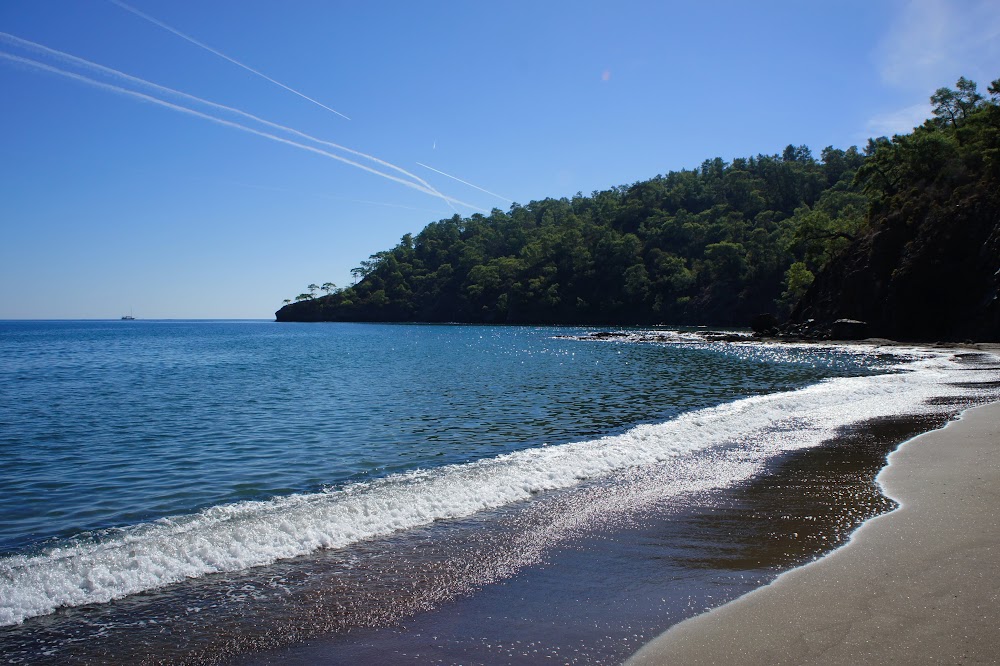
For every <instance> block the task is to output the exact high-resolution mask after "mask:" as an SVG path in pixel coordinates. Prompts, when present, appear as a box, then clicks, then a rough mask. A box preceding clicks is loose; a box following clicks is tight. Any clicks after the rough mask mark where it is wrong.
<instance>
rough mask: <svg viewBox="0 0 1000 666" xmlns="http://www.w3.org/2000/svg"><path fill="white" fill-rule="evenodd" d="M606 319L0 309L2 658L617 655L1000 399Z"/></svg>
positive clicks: (910, 361) (927, 373)
mask: <svg viewBox="0 0 1000 666" xmlns="http://www.w3.org/2000/svg"><path fill="white" fill-rule="evenodd" d="M595 330H596V329H593V328H573V327H558V328H557V327H502V326H474V325H409V324H277V323H275V322H272V321H266V320H142V319H138V320H136V321H118V320H86V321H79V320H77V321H67V320H50V321H4V322H0V352H2V357H3V358H4V362H3V363H2V365H0V456H2V462H3V464H2V467H0V469H2V471H0V480H2V482H3V485H4V488H5V490H6V492H5V494H4V495H3V496H2V497H0V625H2V626H0V651H2V652H3V653H4V654H5V656H6V658H7V660H8V661H10V662H12V663H16V662H27V663H35V662H39V663H41V662H51V663H92V662H94V661H103V662H107V661H110V662H120V663H125V662H150V663H155V662H172V661H183V662H205V663H211V662H240V663H270V662H269V661H268V660H269V659H274V660H275V662H277V661H293V662H294V661H295V660H296V659H298V660H299V661H300V663H309V662H310V661H315V660H316V659H317V658H318V657H317V655H322V657H321V658H322V659H323V660H325V661H327V662H328V663H349V662H350V661H351V660H352V659H361V658H364V659H365V660H366V661H371V660H372V659H375V661H379V660H380V659H381V660H382V663H394V662H398V661H405V660H406V659H407V658H412V659H415V660H418V661H420V660H423V659H424V658H430V657H432V658H434V659H437V660H440V661H444V662H446V663H447V662H449V661H462V662H463V663H489V662H491V661H495V660H496V659H501V660H502V661H505V662H509V663H537V661H538V660H540V659H542V658H544V657H545V656H552V655H554V656H557V657H559V658H562V659H565V660H566V661H570V662H574V661H575V663H615V662H616V661H620V660H621V659H622V658H624V657H625V656H627V655H628V653H629V649H630V646H631V648H636V647H638V643H640V642H641V640H644V639H648V638H650V637H651V636H652V635H655V633H656V632H658V631H661V630H662V629H664V628H665V626H666V625H664V622H667V623H673V622H676V621H679V620H680V619H683V618H684V617H687V616H689V615H691V614H693V613H696V612H699V611H700V610H703V609H705V608H708V607H711V606H713V605H717V604H718V603H721V602H722V601H724V600H727V599H729V598H733V597H734V596H738V595H739V594H742V593H743V592H745V591H747V590H748V589H752V588H753V587H755V586H758V585H761V584H763V583H765V582H767V581H768V580H770V579H772V578H773V577H774V576H775V575H776V574H777V573H778V572H780V571H781V570H783V569H784V568H787V567H789V566H794V565H796V564H800V563H801V562H802V561H804V560H806V559H808V558H810V557H815V556H816V555H817V554H820V553H822V552H825V551H827V550H829V549H830V548H832V547H834V546H836V545H837V544H839V543H843V541H844V540H845V539H846V538H848V536H849V534H850V531H851V529H853V527H856V526H857V525H858V524H860V522H863V521H864V520H865V519H867V518H869V517H871V516H872V515H876V514H877V513H880V512H883V511H885V510H887V509H889V508H891V505H890V504H889V503H888V502H887V501H886V500H885V498H882V497H881V496H880V494H879V493H878V489H877V488H876V487H875V485H874V482H873V478H874V474H875V473H876V472H877V470H878V468H879V467H880V465H881V464H882V462H883V461H884V457H885V454H886V453H887V452H888V451H889V450H891V448H892V447H893V446H895V445H896V444H898V443H899V442H900V441H903V440H904V439H906V438H908V437H910V436H912V435H913V434H916V433H917V432H919V431H921V430H923V429H929V428H932V427H936V426H939V425H940V424H942V423H943V422H945V421H946V420H947V419H948V418H950V417H951V416H952V415H954V414H955V413H957V412H958V411H960V410H961V409H963V408H965V407H967V406H969V405H972V404H975V403H976V402H977V401H981V400H985V399H987V398H988V397H989V396H995V393H996V382H995V381H994V380H995V376H996V370H995V369H991V368H994V366H993V365H990V364H991V363H993V362H994V361H995V359H994V358H993V357H992V356H989V355H986V354H976V353H974V352H968V353H962V352H958V351H956V350H953V349H944V348H942V349H934V348H930V347H924V348H917V347H887V346H879V345H876V344H859V345H850V346H841V345H833V344H776V343H760V342H753V341H751V340H749V339H748V340H747V341H746V342H729V343H714V342H709V341H706V340H705V338H704V336H702V335H699V333H698V331H697V329H657V330H656V331H655V332H654V334H653V335H650V334H649V333H648V331H647V330H646V329H642V330H638V329H636V330H623V331H621V332H620V333H621V334H620V335H616V336H613V337H610V338H603V337H602V338H600V339H599V338H596V337H595V336H593V335H592V333H593V332H594V331H595ZM833 468H836V469H837V470H839V471H837V474H841V476H837V477H836V478H833V477H829V478H828V477H825V476H822V474H826V473H827V471H828V470H830V469H833ZM862 468H863V470H862ZM821 472H822V474H821ZM821 477H822V480H820V481H817V480H816V479H820V478H821ZM805 479H813V481H810V483H813V484H814V485H815V488H813V486H810V488H813V490H811V491H810V493H805V494H806V495H809V497H810V499H809V502H812V504H808V503H807V504H808V506H809V507H810V508H808V509H805V508H803V509H802V510H803V511H807V510H808V511H809V512H811V513H807V514H804V515H795V512H796V510H793V509H788V511H789V513H788V515H787V516H786V514H785V513H784V512H783V511H782V510H781V506H782V505H783V504H787V505H791V504H793V503H794V502H797V501H799V500H800V499H801V498H797V497H790V496H789V495H788V494H787V488H788V487H789V486H790V485H795V484H801V483H805V481H804V480H805ZM831 479H832V480H831ZM776 480H782V482H781V483H777V482H776ZM796 487H799V486H796ZM782 488H785V489H786V490H784V491H783V490H782ZM814 491H815V492H814ZM782 493H785V494H782ZM799 494H802V493H799ZM802 501H805V500H802ZM805 506H806V505H805V504H804V505H803V507H805ZM750 507H757V508H756V509H753V510H751V509H750ZM762 507H770V508H767V509H765V508H762ZM823 507H830V508H829V509H828V510H826V511H825V512H824V511H822V509H823ZM748 512H749V513H748ZM772 514H773V515H772ZM755 516H758V518H755ZM720 521H721V522H720ZM727 521H728V522H727ZM720 524H722V525H724V526H725V525H728V529H722V528H720V527H719V525H720ZM792 535H795V536H792ZM799 535H801V537H800V536H799ZM765 542H766V543H765ZM769 544H770V545H769ZM748 549H749V550H748ZM751 552H752V553H756V554H753V555H749V554H748V553H751ZM734 553H735V554H734ZM751 560H753V561H751ZM654 564H655V566H654ZM552 576H554V578H552ZM602 576H605V577H607V578H608V580H609V581H610V584H611V585H612V586H613V587H615V588H617V589H618V592H616V593H615V594H616V595H618V596H615V595H609V594H606V595H605V596H607V598H608V602H607V604H605V606H601V604H599V603H594V602H590V603H584V602H582V601H579V599H578V598H582V597H585V596H587V595H588V594H590V592H588V590H591V591H592V590H593V589H597V583H596V580H597V579H598V578H600V577H602ZM546 581H547V582H546ZM602 584H607V583H602ZM511 595H513V596H511ZM514 598H516V599H520V600H521V601H520V602H519V603H520V604H521V606H520V608H521V610H523V611H524V615H523V617H522V615H520V614H519V613H520V611H515V610H512V602H511V599H514ZM612 598H614V599H616V601H614V602H612V601H611V599H612ZM629 599H632V603H631V604H630V603H629V601H628V600H629ZM574 600H576V601H574ZM515 606H516V604H515ZM595 608H596V609H597V610H594V611H592V610H590V609H595ZM600 608H603V610H600ZM557 609H558V610H557ZM594 612H596V613H597V615H594ZM531 613H536V614H537V616H533V615H532V614H531ZM505 614H507V615H505ZM501 615H504V616H505V619H501V618H500V616H501ZM463 616H464V617H466V618H467V620H466V622H465V624H463V623H462V622H461V621H460V618H461V617H463ZM533 617H535V619H534V620H533V619H532V618H533ZM472 618H477V619H478V621H479V624H478V625H475V626H480V627H483V626H485V627H487V628H484V629H479V630H477V629H476V628H475V626H473V625H472V624H470V623H471V621H472ZM484 618H491V620H485V619H484ZM538 618H544V619H545V620H546V621H545V622H542V623H539V619H538ZM484 622H486V624H485V625H484V624H483V623H484ZM489 622H493V623H494V624H493V625H490V624H489ZM531 625H534V626H535V629H533V630H529V629H526V628H525V627H526V626H531ZM502 627H508V629H507V631H508V633H506V634H505V633H504V630H502V629H501V628H502ZM541 627H544V630H542V629H541ZM515 630H516V631H515ZM477 631H480V632H482V634H483V635H482V637H479V636H476V635H475V634H476V632H477ZM429 632H435V633H429ZM491 632H495V633H494V634H491ZM517 632H519V633H518V635H520V636H523V637H529V636H530V637H531V639H530V641H531V642H532V645H530V646H527V645H526V644H517V643H518V642H520V639H519V640H518V641H515V640H514V639H513V638H510V639H509V640H508V638H509V636H512V635H513V634H514V633H517ZM438 634H440V637H439V636H438ZM480 638H481V639H482V640H480ZM435 646H436V647H435ZM310 650H312V651H310ZM418 654H419V655H422V656H419V657H418V656H417V655H418ZM373 655H375V656H374V657H373ZM379 655H381V656H379ZM404 657H405V658H404Z"/></svg>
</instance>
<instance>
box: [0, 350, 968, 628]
mask: <svg viewBox="0 0 1000 666" xmlns="http://www.w3.org/2000/svg"><path fill="white" fill-rule="evenodd" d="M906 369H907V370H909V371H908V372H898V373H892V374H884V375H876V376H869V377H851V378H838V379H830V380H826V381H823V382H821V383H819V384H815V385H812V386H809V387H806V388H803V389H799V390H796V391H791V392H786V393H777V394H771V395H764V396H755V397H750V398H745V399H741V400H737V401H735V402H730V403H726V404H723V405H719V406H716V407H712V408H707V409H701V410H698V411H693V412H688V413H686V414H682V415H681V416H679V417H677V418H674V419H672V420H670V421H667V422H665V423H659V424H652V425H642V426H638V427H635V428H633V429H631V430H629V431H627V432H625V433H622V434H620V435H615V436H608V437H602V438H599V439H595V440H589V441H582V442H575V443H570V444H564V445H558V446H546V447H540V448H534V449H528V450H522V451H517V452H514V453H509V454H504V455H501V456H498V457H495V458H490V459H486V460H479V461H476V462H472V463H467V464H458V465H449V466H446V467H441V468H437V469H433V470H416V471H412V472H408V473H404V474H398V475H393V476H390V477H386V478H383V479H379V480H376V481H371V482H364V483H358V484H355V485H351V486H348V487H346V488H341V489H337V490H329V491H326V492H319V493H310V494H298V495H291V496H286V497H279V498H274V499H271V500H267V501H253V502H239V503H235V504H227V505H221V506H215V507H211V508H209V509H205V510H203V511H201V512H199V513H196V514H191V515H184V516H175V517H171V518H164V519H161V520H158V521H155V522H152V523H146V524H141V525H136V526H133V527H129V528H124V529H119V530H114V531H110V532H108V533H106V534H104V535H102V536H100V537H98V538H90V539H83V538H78V539H71V540H67V541H63V542H61V543H59V544H57V545H54V546H52V547H49V548H47V549H46V550H44V551H43V552H40V553H37V554H33V555H15V556H11V557H6V558H3V559H2V560H0V625H10V624H18V623H21V622H23V621H24V620H25V619H27V618H30V617H34V616H38V615H43V614H47V613H51V612H53V611H54V610H56V609H57V608H60V607H64V606H78V605H83V604H94V603H103V602H108V601H111V600H113V599H118V598H121V597H124V596H127V595H130V594H135V593H139V592H143V591H146V590H151V589H155V588H158V587H163V586H165V585H169V584H171V583H176V582H179V581H182V580H184V579H189V578H197V577H201V576H205V575H209V574H212V573H217V572H231V571H239V570H242V569H247V568H250V567H255V566H261V565H267V564H270V563H272V562H275V561H277V560H281V559H287V558H293V557H297V556H301V555H307V554H309V553H312V552H314V551H316V550H318V549H324V548H340V547H344V546H348V545H350V544H352V543H356V542H358V541H361V540H366V539H373V538H377V537H381V536H385V535H388V534H391V533H393V532H396V531H399V530H405V529H409V528H414V527H417V526H421V525H426V524H429V523H432V522H433V521H436V520H443V519H451V518H461V517H465V516H470V515H472V514H474V513H477V512H480V511H483V510H488V509H493V508H498V507H502V506H505V505H508V504H511V503H514V502H518V501H522V500H526V499H529V498H531V497H532V496H533V495H535V494H537V493H540V492H544V491H549V490H556V489H564V488H569V487H572V486H574V485H577V484H579V483H581V482H582V481H584V480H588V479H596V478H600V477H603V476H607V475H609V474H611V473H613V472H616V471H618V470H622V469H626V468H630V467H638V466H645V465H651V464H656V463H662V462H664V461H670V460H676V459H681V458H683V457H684V456H686V455H690V454H693V453H695V452H700V451H705V450H707V449H710V448H711V447H717V446H724V445H731V444H738V443H739V442H740V441H745V440H746V439H747V438H758V437H762V436H764V435H765V434H767V433H772V435H774V433H779V432H780V433H782V434H781V436H780V446H781V448H782V449H783V450H790V449H794V448H804V447H809V446H815V445H818V444H820V443H821V442H823V441H824V440H825V439H828V438H829V437H830V436H832V435H833V434H834V431H835V430H836V429H837V428H838V427H841V426H843V425H847V424H849V423H854V422H859V421H864V420H867V419H872V418H878V417H881V416H888V415H892V414H899V413H905V412H909V411H916V410H925V411H926V410H929V409H933V407H929V406H927V405H928V401H930V400H932V399H934V398H937V397H940V396H942V395H945V394H948V395H953V394H954V393H955V387H954V384H955V383H956V382H962V381H963V380H964V381H971V380H972V379H973V377H971V376H970V377H963V374H965V373H963V372H962V367H961V364H960V363H958V362H956V361H955V360H954V359H951V358H949V357H947V356H945V355H940V354H938V355H935V354H931V353H925V354H924V357H923V358H921V359H919V360H916V361H913V362H911V363H909V364H908V365H907V366H906ZM975 379H981V375H979V376H977V377H975ZM705 483H706V484H708V485H706V488H704V489H708V488H709V487H712V486H716V487H717V486H718V483H719V481H718V480H717V479H715V480H709V479H708V478H706V481H705Z"/></svg>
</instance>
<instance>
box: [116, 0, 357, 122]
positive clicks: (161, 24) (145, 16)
mask: <svg viewBox="0 0 1000 666" xmlns="http://www.w3.org/2000/svg"><path fill="white" fill-rule="evenodd" d="M110 2H111V3H112V4H115V5H118V6H119V7H121V8H122V9H124V10H125V11H128V12H131V13H133V14H135V15H136V16H138V17H139V18H142V19H145V20H146V21H149V22H150V23H152V24H153V25H157V26H159V27H161V28H163V29H164V30H166V31H168V32H172V33H173V34H175V35H177V36H178V37H180V38H181V39H185V40H187V41H189V42H191V43H192V44H194V45H195V46H198V47H200V48H203V49H205V50H206V51H208V52H209V53H214V54H215V55H217V56H219V57H220V58H222V59H224V60H228V61H229V62H231V63H233V64H234V65H237V66H238V67H242V68H243V69H245V70H247V71H248V72H250V73H251V74H255V75H257V76H259V77H260V78H262V79H264V80H266V81H270V82H271V83H273V84H274V85H276V86H280V87H282V88H284V89H285V90H287V91H288V92H291V93H295V94H296V95H298V96H299V97H301V98H302V99H305V100H308V101H310V102H312V103H313V104H315V105H316V106H320V107H322V108H324V109H326V110H327V111H330V112H331V113H336V114H337V115H338V116H340V117H341V118H344V119H345V120H350V118H348V117H347V116H345V115H344V114H343V113H341V112H340V111H337V110H336V109H331V108H330V107H328V106H327V105H326V104H323V103H322V102H318V101H316V100H314V99H313V98H312V97H309V96H308V95H304V94H303V93H300V92H299V91H298V90H295V89H294V88H290V87H289V86H286V85H285V84H284V83H282V82H281V81H275V80H274V79H272V78H271V77H270V76H268V75H266V74H263V73H261V72H259V71H257V70H256V69H254V68H253V67H250V66H249V65H244V64H243V63H242V62H240V61H239V60H236V59H235V58H230V57H229V56H227V55H226V54H225V53H222V52H221V51H217V50H215V49H213V48H212V47H211V46H209V45H208V44H205V43H203V42H199V41H198V40H197V39H195V38H194V37H191V36H189V35H185V34H184V33H183V32H181V31H180V30H177V29H176V28H173V27H171V26H169V25H167V24H166V23H164V22H163V21H160V20H159V19H156V18H153V17H152V16H150V15H149V14H145V13H143V12H141V11H139V10H138V9H136V8H135V7H132V6H130V5H126V4H125V3H124V2H121V0H110Z"/></svg>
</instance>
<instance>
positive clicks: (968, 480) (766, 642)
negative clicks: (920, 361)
mask: <svg viewBox="0 0 1000 666" xmlns="http://www.w3.org/2000/svg"><path fill="white" fill-rule="evenodd" d="M878 481H879V482H880V484H881V485H882V487H883V490H884V492H885V493H886V494H887V495H888V496H889V497H891V498H893V499H895V500H896V501H897V502H899V504H900V507H899V508H898V509H897V510H895V511H893V512H891V513H888V514H885V515H882V516H880V517H878V518H875V519H873V520H871V521H869V522H868V523H866V524H865V525H863V526H862V527H861V528H860V529H859V530H858V531H857V532H856V533H855V535H854V536H853V538H852V539H851V541H850V542H849V543H848V544H847V545H846V546H844V547H842V548H840V549H839V550H836V551H834V552H833V553H831V554H830V555H828V556H826V557H823V558H821V559H819V560H817V561H815V562H812V563H810V564H808V565H806V566H803V567H801V568H798V569H795V570H792V571H789V572H787V573H785V574H784V575H782V576H780V577H779V578H778V579H777V580H776V581H775V582H774V583H772V584H771V585H768V586H766V587H763V588H760V589H758V590H756V591H754V592H752V593H750V594H747V595H745V596H744V597H741V598H740V599H737V600H735V601H733V602H731V603H729V604H726V605H724V606H722V607H720V608H717V609H715V610H713V611H710V612H708V613H706V614H704V615H701V616H698V617H694V618H691V619H690V620H687V621H685V622H682V623H680V624H678V625H676V626H674V627H673V628H671V629H670V630H668V631H667V632H665V633H664V634H662V635H661V636H659V637H658V638H656V639H654V640H653V641H651V642H650V643H648V644H647V645H645V646H644V647H643V648H642V649H641V650H639V652H637V653H636V654H635V655H633V656H632V657H631V658H630V659H629V660H628V661H627V662H626V663H627V664H629V666H646V665H652V664H804V663H809V664H846V663H869V664H913V663H963V664H968V663H997V661H998V660H1000V582H998V581H1000V403H995V404H991V405H986V406H983V407H977V408H974V409H971V410H968V411H966V412H965V413H964V414H963V415H962V417H961V419H960V420H957V421H954V422H952V423H950V424H948V425H947V426H946V427H945V428H943V429H941V430H935V431H932V432H929V433H926V434H923V435H920V436H919V437H917V438H915V439H913V440H911V441H909V442H907V443H906V444H905V445H903V446H902V447H901V448H900V449H899V450H897V451H895V452H894V453H893V454H892V455H891V456H890V457H889V465H888V466H887V467H886V468H885V469H884V470H883V471H882V472H881V473H880V475H879V477H878Z"/></svg>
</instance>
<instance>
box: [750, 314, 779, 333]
mask: <svg viewBox="0 0 1000 666" xmlns="http://www.w3.org/2000/svg"><path fill="white" fill-rule="evenodd" d="M750 330H752V331H753V332H754V333H755V334H757V335H771V334H773V333H775V332H777V330H778V318H777V317H775V316H774V314H773V313H771V312H765V313H763V314H759V315H757V316H756V317H754V318H753V319H751V320H750Z"/></svg>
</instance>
